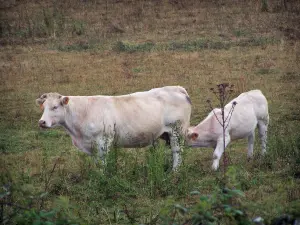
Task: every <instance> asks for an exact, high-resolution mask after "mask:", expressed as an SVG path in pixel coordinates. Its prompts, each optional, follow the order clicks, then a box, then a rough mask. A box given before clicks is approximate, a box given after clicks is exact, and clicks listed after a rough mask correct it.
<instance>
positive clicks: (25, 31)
mask: <svg viewBox="0 0 300 225" xmlns="http://www.w3.org/2000/svg"><path fill="white" fill-rule="evenodd" d="M0 7H1V9H0V10H1V21H0V45H1V51H0V58H1V60H0V71H1V73H0V78H1V79H0V93H1V94H0V150H1V153H0V154H1V159H0V160H1V161H0V165H1V166H0V171H1V179H0V182H1V195H0V200H1V201H0V203H1V209H0V217H1V218H0V219H1V223H2V224H32V223H35V224H68V223H73V224H75V223H77V224H184V223H185V224H191V223H192V220H191V218H194V219H195V215H198V216H199V217H197V218H198V221H200V220H201V218H202V219H203V218H204V219H207V218H208V219H207V220H209V221H210V222H211V223H212V224H217V222H216V220H214V219H210V217H209V216H213V217H214V218H217V220H218V221H219V223H221V224H234V223H237V224H242V223H240V222H236V221H241V220H236V218H237V217H236V215H239V213H240V212H242V215H244V216H247V217H248V218H250V219H251V218H255V217H258V216H261V217H262V218H264V220H265V223H267V224H268V223H270V221H271V220H272V218H274V217H277V216H279V215H282V214H284V213H292V214H294V215H295V214H297V213H298V214H299V209H300V200H299V199H300V150H299V148H300V135H299V131H300V123H299V120H300V92H299V88H300V23H299V21H300V3H299V1H297V0H272V1H271V0H251V1H237V0H219V1H218V0H212V1H209V0H203V1H200V0H199V1H192V0H65V1H59V0H41V1H34V0H32V1H30V0H7V1H6V0H2V1H0ZM222 82H229V83H230V84H234V85H235V94H234V95H233V96H232V97H235V96H237V95H238V94H240V93H241V92H244V91H248V90H251V89H261V90H262V91H263V93H264V94H265V95H266V97H267V99H268V101H269V110H270V127H269V142H268V154H267V156H266V157H265V158H260V157H259V154H257V156H256V157H255V159H254V160H252V161H250V162H247V157H246V141H243V140H242V141H237V142H235V143H231V144H230V146H229V147H228V148H227V150H228V154H229V157H230V160H229V164H230V165H232V167H230V168H229V169H228V180H227V181H226V182H227V186H229V187H230V188H232V190H240V191H242V192H243V194H241V195H240V197H239V198H238V199H239V200H234V201H233V200H231V199H229V200H228V199H227V198H226V199H225V200H224V198H223V197H224V196H223V195H221V198H220V199H222V200H220V201H221V203H222V202H223V203H224V201H227V202H228V201H229V203H228V204H229V205H230V206H232V208H234V207H236V208H237V207H238V208H240V209H241V211H240V212H239V211H232V210H231V209H229V210H227V211H224V212H223V211H222V212H221V211H220V210H219V209H218V207H215V206H216V205H217V206H218V204H219V202H218V201H219V200H218V199H219V197H218V196H219V195H218V194H216V193H219V192H218V190H219V189H218V187H219V186H220V184H221V183H222V182H223V181H222V174H221V172H212V171H211V169H210V167H211V163H212V160H211V158H212V150H211V149H190V148H185V150H184V153H183V157H184V160H183V165H182V166H181V168H180V171H179V172H178V173H170V165H171V163H170V160H171V154H170V150H169V149H167V148H165V147H164V144H163V143H161V145H160V146H159V147H158V148H157V149H153V147H149V148H145V149H126V150H123V149H115V150H113V151H111V153H110V155H109V162H108V165H107V168H105V169H104V168H102V166H101V165H97V164H95V163H94V160H93V158H92V157H89V156H87V155H85V154H84V153H81V152H80V151H79V150H77V149H76V148H75V147H74V146H72V144H71V139H70V137H69V136H68V135H67V134H66V133H65V131H64V130H62V129H57V128H56V129H51V130H45V131H44V130H40V129H39V128H38V123H37V122H38V120H39V118H40V116H41V111H40V109H39V107H37V106H36V105H35V99H36V98H37V97H38V96H39V95H40V94H42V93H45V92H59V93H61V94H64V95H97V94H101V95H118V94H126V93H130V92H135V91H143V90H148V89H151V88H154V87H160V86H165V85H181V86H184V87H185V88H186V89H187V91H188V92H189V94H190V97H191V100H192V103H193V111H192V119H191V124H193V125H194V124H198V123H199V122H200V121H201V120H202V119H203V118H204V117H205V116H206V115H207V113H208V112H209V107H208V105H207V103H206V100H207V99H210V98H212V94H211V93H210V91H209V89H210V88H211V87H215V85H216V84H219V83H222ZM213 104H214V105H217V102H216V100H213ZM255 146H256V147H255V150H256V152H260V145H259V143H258V142H256V145H255ZM191 192H192V193H193V194H196V195H191V194H190V193H191ZM212 193H215V194H212ZM238 194H240V193H238ZM199 195H201V196H202V197H200V198H199ZM203 196H209V197H203ZM212 196H214V197H212ZM222 196H223V197H222ZM221 203H220V204H221ZM223 203H222V204H221V206H222V207H223V208H224V207H225V206H224V205H228V204H225V203H224V204H223ZM220 204H219V205H220ZM194 206H195V207H194ZM193 207H194V208H193ZM191 209H193V210H194V211H193V210H191ZM230 210H231V211H230ZM205 212H211V215H206V217H205V216H204V217H201V216H203V215H204V213H205ZM200 217H201V218H200ZM199 218H200V219H199ZM202 221H204V220H202ZM233 221H235V222H233ZM198 224H201V223H198ZM203 224H208V222H207V223H204V222H203ZM244 224H246V223H244Z"/></svg>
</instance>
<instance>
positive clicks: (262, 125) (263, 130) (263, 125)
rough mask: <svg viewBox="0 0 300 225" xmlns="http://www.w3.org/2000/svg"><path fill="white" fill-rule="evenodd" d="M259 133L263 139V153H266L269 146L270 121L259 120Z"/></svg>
mask: <svg viewBox="0 0 300 225" xmlns="http://www.w3.org/2000/svg"><path fill="white" fill-rule="evenodd" d="M257 127H258V133H259V137H260V140H261V149H262V150H261V153H262V154H265V153H266V147H267V133H268V123H267V122H266V121H263V120H260V121H258V125H257Z"/></svg>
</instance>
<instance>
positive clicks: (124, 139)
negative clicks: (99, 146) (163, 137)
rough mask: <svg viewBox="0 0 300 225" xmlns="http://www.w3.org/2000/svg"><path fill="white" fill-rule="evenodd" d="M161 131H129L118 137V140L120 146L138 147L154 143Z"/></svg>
mask: <svg viewBox="0 0 300 225" xmlns="http://www.w3.org/2000/svg"><path fill="white" fill-rule="evenodd" d="M160 134H161V132H159V133H150V132H137V133H127V134H124V135H122V136H119V137H115V138H116V142H117V143H118V145H119V146H120V147H125V148H138V147H146V146H148V145H150V144H152V143H153V141H155V140H156V139H157V138H158V137H159V136H160Z"/></svg>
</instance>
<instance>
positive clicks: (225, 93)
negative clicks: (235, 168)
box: [207, 83, 237, 176]
mask: <svg viewBox="0 0 300 225" xmlns="http://www.w3.org/2000/svg"><path fill="white" fill-rule="evenodd" d="M233 88H234V85H233V84H231V85H229V84H228V83H221V84H218V85H217V88H210V91H211V92H212V93H213V94H214V95H215V96H216V98H217V100H218V101H219V107H220V109H221V116H222V120H220V119H219V118H218V116H217V115H216V114H215V111H214V108H213V106H212V104H211V100H209V99H208V100H207V103H208V105H209V107H210V109H211V110H212V111H213V113H214V115H215V117H216V119H217V121H218V122H219V124H220V125H221V126H222V128H223V149H224V157H223V163H224V176H225V173H226V168H227V165H228V158H227V154H226V152H225V147H226V146H225V131H226V129H227V127H228V125H229V122H230V119H231V116H232V113H233V110H234V107H235V106H236V104H237V102H235V101H234V102H232V106H231V108H230V110H229V112H228V114H227V115H225V106H226V102H228V101H229V99H230V97H231V96H232V93H233V92H234V90H233Z"/></svg>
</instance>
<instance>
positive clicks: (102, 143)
mask: <svg viewBox="0 0 300 225" xmlns="http://www.w3.org/2000/svg"><path fill="white" fill-rule="evenodd" d="M113 140H114V138H113V136H105V137H101V138H99V139H97V149H98V155H99V157H100V159H101V161H102V163H103V164H104V165H106V155H107V154H108V152H109V150H110V148H111V146H112V143H113Z"/></svg>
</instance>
